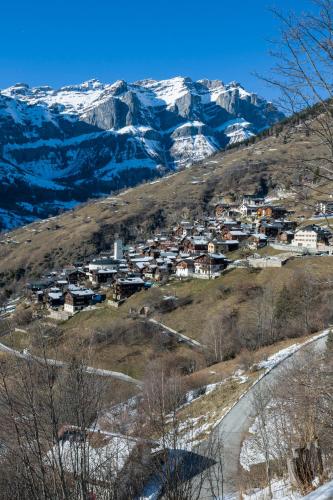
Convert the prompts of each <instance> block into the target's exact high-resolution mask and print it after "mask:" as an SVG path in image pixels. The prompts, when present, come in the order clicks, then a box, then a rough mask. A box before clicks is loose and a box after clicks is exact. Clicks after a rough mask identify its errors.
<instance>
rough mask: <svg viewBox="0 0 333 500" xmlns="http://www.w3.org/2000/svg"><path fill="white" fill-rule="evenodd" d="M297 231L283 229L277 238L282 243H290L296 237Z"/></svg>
mask: <svg viewBox="0 0 333 500" xmlns="http://www.w3.org/2000/svg"><path fill="white" fill-rule="evenodd" d="M294 236H295V233H294V232H293V231H282V232H281V233H279V234H278V235H277V238H276V240H277V241H278V242H280V243H284V244H290V243H292V241H293V239H294Z"/></svg>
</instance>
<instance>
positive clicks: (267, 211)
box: [257, 205, 287, 219]
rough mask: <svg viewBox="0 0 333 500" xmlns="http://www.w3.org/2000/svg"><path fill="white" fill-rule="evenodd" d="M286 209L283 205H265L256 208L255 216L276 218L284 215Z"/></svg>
mask: <svg viewBox="0 0 333 500" xmlns="http://www.w3.org/2000/svg"><path fill="white" fill-rule="evenodd" d="M286 213H287V210H286V209H285V208H284V207H276V206H272V205H268V206H267V205H265V206H262V207H258V208H257V217H258V219H261V218H263V217H265V218H267V219H278V218H283V217H285V215H286Z"/></svg>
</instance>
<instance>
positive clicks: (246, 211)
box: [238, 202, 258, 217]
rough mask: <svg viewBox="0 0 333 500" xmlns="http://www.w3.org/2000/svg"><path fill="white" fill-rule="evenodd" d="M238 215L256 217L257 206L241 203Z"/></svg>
mask: <svg viewBox="0 0 333 500" xmlns="http://www.w3.org/2000/svg"><path fill="white" fill-rule="evenodd" d="M238 210H239V213H240V214H241V216H242V217H255V216H256V215H257V210H258V206H257V205H249V204H248V203H244V202H243V203H242V204H241V205H240V206H239V208H238Z"/></svg>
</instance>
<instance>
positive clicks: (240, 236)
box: [225, 229, 249, 241]
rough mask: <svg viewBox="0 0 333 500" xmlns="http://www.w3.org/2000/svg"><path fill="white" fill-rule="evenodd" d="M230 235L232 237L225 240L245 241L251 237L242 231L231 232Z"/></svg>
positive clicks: (234, 230)
mask: <svg viewBox="0 0 333 500" xmlns="http://www.w3.org/2000/svg"><path fill="white" fill-rule="evenodd" d="M229 235H230V237H229V238H225V239H230V240H238V241H244V240H246V239H247V238H248V237H249V233H246V232H244V231H241V230H239V229H238V230H237V229H233V230H231V231H229Z"/></svg>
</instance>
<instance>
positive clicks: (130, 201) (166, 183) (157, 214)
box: [0, 125, 320, 286]
mask: <svg viewBox="0 0 333 500" xmlns="http://www.w3.org/2000/svg"><path fill="white" fill-rule="evenodd" d="M289 126H290V125H285V126H284V128H282V132H281V131H280V130H279V131H277V132H276V133H275V135H271V136H268V137H266V136H264V137H262V138H261V139H260V140H259V139H258V140H257V142H256V143H255V144H247V145H243V146H240V147H238V148H235V149H231V150H229V151H227V152H222V153H219V154H217V155H215V156H214V157H211V158H209V159H207V160H206V161H205V162H203V163H201V164H197V165H195V166H193V167H192V168H190V169H186V170H184V171H181V172H179V173H177V174H174V175H172V176H170V177H166V178H164V179H161V180H159V181H155V182H152V183H150V184H144V185H141V186H139V187H136V188H133V189H130V190H127V191H125V192H123V193H121V194H120V195H118V196H114V197H113V196H112V197H110V198H107V199H102V200H98V201H93V202H91V203H87V204H85V205H82V206H79V207H78V208H77V209H75V210H73V211H70V212H67V213H64V214H63V215H60V216H58V217H56V218H52V219H48V220H45V221H41V222H38V223H37V222H36V223H34V224H30V225H29V226H25V227H22V228H19V229H17V230H15V231H12V232H10V233H8V234H2V235H1V240H0V241H1V244H0V286H8V285H10V284H12V283H14V282H15V281H17V280H20V279H22V278H23V279H24V278H26V277H28V276H29V277H30V276H38V275H39V274H40V273H41V272H42V271H43V270H45V269H50V268H52V267H58V266H61V265H64V264H68V263H70V262H72V261H75V260H77V259H82V258H84V257H87V256H89V255H91V254H93V253H95V252H97V251H100V250H104V249H108V248H110V245H111V244H112V241H113V237H114V235H115V233H119V234H121V235H122V236H123V237H124V238H125V239H126V240H127V241H130V240H131V239H134V238H138V237H139V238H140V235H142V236H143V235H146V234H149V233H152V232H154V231H155V230H157V229H159V228H160V227H165V226H168V225H170V224H173V223H175V222H176V221H177V220H179V218H180V217H182V214H183V213H184V210H185V209H186V210H188V211H189V213H190V214H191V215H192V216H196V215H200V214H202V213H203V212H206V211H207V210H210V209H213V206H214V204H215V203H217V202H218V201H219V199H220V198H221V195H223V194H231V195H232V196H237V195H241V194H243V193H254V192H256V191H259V190H261V189H264V190H266V191H267V190H268V191H269V190H271V189H273V188H278V187H283V188H287V189H289V188H290V186H291V185H292V184H293V182H295V179H296V178H297V176H298V173H299V167H300V163H299V158H301V157H304V155H305V156H307V157H308V158H310V157H311V156H314V155H315V154H318V151H319V149H320V147H319V146H318V144H317V143H316V139H315V138H312V137H307V136H306V135H305V134H304V133H303V132H302V130H301V129H300V128H297V127H296V128H295V127H294V128H293V129H292V130H291V131H290V130H289ZM311 196H312V193H309V197H310V200H311ZM289 206H290V207H291V208H295V209H296V211H298V212H302V213H306V214H308V215H310V213H311V210H308V211H307V210H306V207H305V206H304V204H299V203H297V202H295V200H294V201H293V200H290V201H289Z"/></svg>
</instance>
